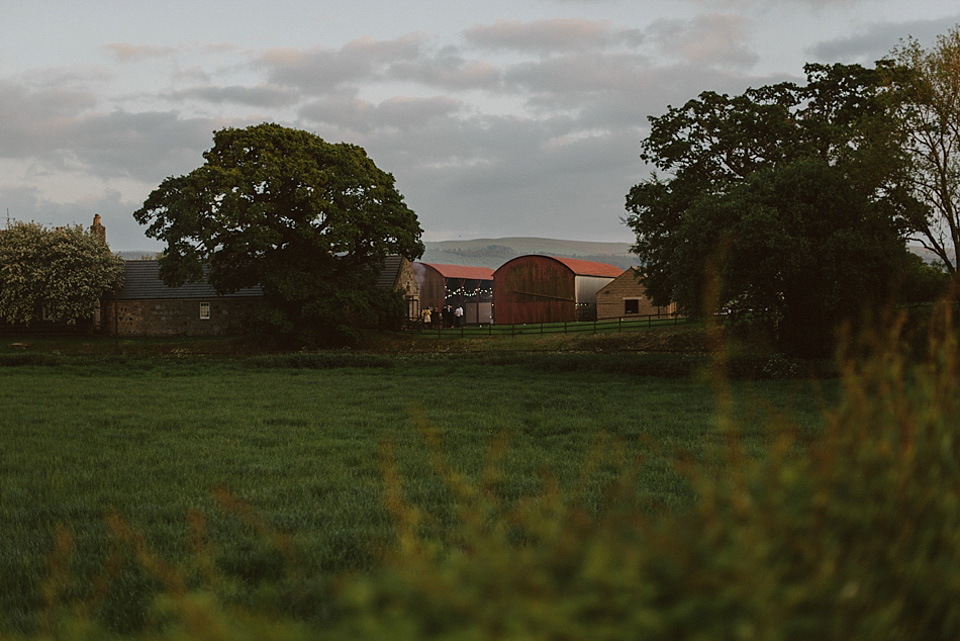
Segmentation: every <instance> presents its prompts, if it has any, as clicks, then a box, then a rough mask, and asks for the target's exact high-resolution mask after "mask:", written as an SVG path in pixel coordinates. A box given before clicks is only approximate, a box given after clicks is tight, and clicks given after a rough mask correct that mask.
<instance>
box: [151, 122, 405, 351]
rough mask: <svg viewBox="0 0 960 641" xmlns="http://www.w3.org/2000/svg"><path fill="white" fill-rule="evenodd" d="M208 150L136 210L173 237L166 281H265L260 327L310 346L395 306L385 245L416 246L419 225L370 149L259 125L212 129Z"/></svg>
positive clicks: (232, 285) (221, 287)
mask: <svg viewBox="0 0 960 641" xmlns="http://www.w3.org/2000/svg"><path fill="white" fill-rule="evenodd" d="M204 159H205V160H206V162H205V163H204V164H203V165H202V166H201V167H199V168H197V169H195V170H194V171H192V172H190V173H189V174H187V175H185V176H178V177H171V178H167V179H166V180H164V181H163V182H162V183H161V184H160V186H159V187H158V188H157V189H156V190H154V191H153V192H152V193H151V194H150V196H149V197H148V198H147V200H146V202H145V203H144V204H143V207H141V208H140V209H139V210H137V211H136V212H134V217H135V218H136V220H137V221H138V222H139V223H141V224H145V225H149V227H148V229H147V235H148V236H151V237H153V238H157V239H160V240H163V241H165V242H166V244H167V246H166V249H165V251H164V255H163V256H162V257H161V258H160V274H161V277H162V278H163V279H164V281H165V282H166V283H167V284H168V285H171V286H178V285H182V284H183V283H185V282H187V281H199V280H201V279H203V278H204V277H206V278H207V279H208V281H209V283H210V284H211V285H212V286H213V287H214V288H216V289H217V291H219V292H221V293H227V292H232V291H236V290H237V289H240V288H242V287H248V286H256V285H259V286H260V287H262V288H263V294H264V306H263V309H262V310H261V313H260V314H259V316H258V319H259V322H260V323H261V328H260V329H261V330H266V331H270V332H271V333H272V334H273V335H275V336H278V337H284V338H288V339H292V340H295V341H297V342H299V343H301V344H307V345H319V344H326V343H331V342H343V341H345V340H349V339H351V338H353V337H355V336H356V331H357V328H358V327H361V326H365V325H369V324H372V323H374V322H375V321H376V320H378V319H380V318H382V317H383V316H385V315H388V314H391V313H393V312H394V311H395V310H396V301H395V300H394V299H395V298H396V294H394V293H392V292H382V291H380V290H378V289H376V287H375V283H376V279H377V275H378V274H379V272H380V269H381V268H382V265H383V260H384V258H385V257H386V256H387V255H389V254H400V255H402V256H405V257H407V258H410V259H414V258H417V257H419V256H420V255H421V254H422V253H423V244H422V243H421V242H420V235H421V231H422V230H421V229H420V225H419V223H418V221H417V217H416V214H414V212H413V211H411V210H410V209H409V208H408V207H407V206H406V204H405V203H404V201H403V197H402V196H401V195H400V193H399V192H398V191H397V190H396V188H395V186H394V179H393V176H392V175H390V174H389V173H386V172H384V171H382V170H380V169H378V168H377V167H376V165H374V163H373V161H372V160H371V159H370V158H369V157H368V156H367V155H366V152H364V150H363V149H362V148H360V147H357V146H355V145H350V144H346V143H339V144H331V143H328V142H326V141H324V140H323V139H321V138H320V137H318V136H316V135H314V134H311V133H308V132H305V131H299V130H295V129H288V128H285V127H281V126H279V125H275V124H261V125H257V126H253V127H248V128H246V129H231V128H228V129H223V130H220V131H217V132H215V133H214V145H213V148H212V149H210V150H209V151H207V152H205V153H204Z"/></svg>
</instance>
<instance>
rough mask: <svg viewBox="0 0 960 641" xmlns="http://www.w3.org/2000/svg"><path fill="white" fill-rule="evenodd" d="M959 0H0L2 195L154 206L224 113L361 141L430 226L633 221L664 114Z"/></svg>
mask: <svg viewBox="0 0 960 641" xmlns="http://www.w3.org/2000/svg"><path fill="white" fill-rule="evenodd" d="M957 23H960V10H958V8H957V6H956V4H955V3H954V2H949V1H946V0H911V1H910V2H905V1H904V0H510V1H500V0H482V1H478V2H460V1H458V0H436V1H427V0H405V1H403V2H397V1H395V0H394V1H386V0H350V1H349V2H324V1H322V0H299V1H297V0H271V1H270V2H265V1H263V0H257V1H250V0H231V1H229V2H226V1H219V0H217V1H211V0H190V1H189V2H187V1H179V0H176V1H173V0H150V1H149V2H146V1H141V0H83V1H81V0H61V1H53V0H25V1H21V0H0V25H2V32H0V33H2V37H0V214H2V215H3V216H4V217H5V216H6V215H7V212H8V211H9V216H10V219H11V220H14V219H16V220H34V221H36V222H40V223H46V224H51V225H53V224H56V225H60V224H66V223H76V224H83V225H89V224H90V223H91V222H92V219H93V215H94V214H95V213H100V214H101V215H102V216H103V222H104V224H105V225H106V226H107V233H108V239H109V241H110V244H111V247H112V248H113V249H115V250H137V249H141V250H153V249H158V248H159V247H160V246H159V244H158V243H157V242H156V241H154V240H152V239H148V238H146V236H144V234H143V230H142V228H141V227H140V226H138V225H137V223H136V222H135V221H134V220H133V217H132V216H131V214H132V212H133V211H134V210H135V209H137V208H138V207H139V206H140V205H141V204H142V203H143V201H144V199H145V198H146V197H147V195H148V194H149V193H150V191H151V190H153V189H154V188H156V186H157V185H158V184H159V183H160V182H161V181H162V180H163V179H164V178H166V177H168V176H172V175H181V174H185V173H188V172H190V171H191V170H193V169H194V168H196V167H197V166H199V165H200V164H202V162H203V159H202V157H201V154H202V153H203V151H205V150H206V149H209V148H210V147H211V146H212V133H213V131H214V130H217V129H220V128H222V127H227V126H230V127H244V126H247V125H252V124H258V123H261V122H277V123H280V124H283V125H286V126H290V127H297V128H301V129H306V130H308V131H311V132H314V133H316V134H319V135H320V136H322V137H323V138H325V139H326V140H328V141H330V142H340V141H346V142H350V143H354V144H358V145H361V146H363V147H364V148H365V149H366V150H367V152H368V154H369V155H370V156H371V158H373V160H374V162H376V164H377V165H378V166H379V167H380V168H381V169H384V170H385V171H388V172H390V173H392V174H393V175H394V177H395V178H396V181H397V186H398V188H399V190H400V191H401V193H403V194H404V196H405V197H406V201H407V204H408V205H409V206H410V207H411V208H412V209H413V210H414V211H416V212H417V214H418V216H419V218H420V224H421V226H422V227H423V229H424V239H425V240H449V239H460V238H462V239H468V238H500V237H506V236H540V237H545V238H560V239H569V240H590V241H618V242H629V241H631V240H632V237H631V235H630V233H629V230H628V229H627V228H626V227H625V226H624V225H623V223H622V221H621V218H622V217H623V215H624V209H623V203H624V197H625V195H626V193H627V191H628V190H629V189H630V187H631V186H632V185H633V184H635V183H637V182H638V181H640V180H642V179H644V178H646V177H647V176H648V175H649V171H650V170H649V168H647V167H645V166H644V165H643V163H642V162H641V161H640V160H639V158H638V154H639V141H640V140H641V139H642V138H643V137H644V136H645V135H646V134H647V132H648V129H647V117H648V116H651V115H654V116H656V115H659V114H662V113H663V112H664V111H665V110H666V108H667V106H668V105H679V104H681V103H683V102H684V101H686V100H687V99H689V98H693V97H695V96H696V95H698V94H699V93H700V92H702V91H706V90H712V91H719V92H726V93H740V92H742V91H743V90H744V89H746V88H747V87H750V86H759V85H763V84H768V83H771V82H777V81H780V80H785V79H800V78H802V68H803V64H804V62H845V63H850V62H860V63H864V64H872V63H873V62H874V61H875V60H877V59H879V58H882V57H884V56H885V55H886V54H887V53H888V52H889V51H890V49H891V48H892V47H894V46H895V45H896V44H897V43H898V41H899V40H900V39H901V38H905V37H906V36H908V35H912V36H914V37H916V38H918V39H919V40H920V41H921V42H922V43H923V44H924V45H926V46H929V45H930V44H932V43H933V41H934V38H935V36H936V34H938V33H944V32H946V31H947V30H948V29H949V28H951V27H953V26H954V25H956V24H957Z"/></svg>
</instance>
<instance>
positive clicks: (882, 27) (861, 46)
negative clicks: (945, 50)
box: [807, 13, 960, 64]
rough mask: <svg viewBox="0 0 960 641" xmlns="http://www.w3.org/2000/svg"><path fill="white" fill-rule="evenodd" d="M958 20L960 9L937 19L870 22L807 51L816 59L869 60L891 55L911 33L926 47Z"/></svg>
mask: <svg viewBox="0 0 960 641" xmlns="http://www.w3.org/2000/svg"><path fill="white" fill-rule="evenodd" d="M958 23H960V13H958V14H954V15H952V16H944V17H943V18H938V19H936V20H916V21H913V22H902V23H889V22H888V23H869V24H866V25H864V26H863V27H862V28H861V29H860V30H859V31H857V32H856V33H854V34H853V35H851V36H849V37H846V38H839V39H836V40H828V41H823V42H820V43H818V44H816V45H815V46H813V47H810V48H809V49H808V50H807V51H808V52H809V53H810V54H811V55H812V56H814V58H815V59H816V60H819V61H824V62H834V61H839V62H846V63H854V62H858V63H861V64H872V63H873V62H875V61H877V60H880V59H881V58H887V57H889V56H890V51H891V50H892V49H893V48H894V47H895V46H897V44H898V43H899V42H900V40H902V39H905V38H907V37H908V36H912V37H914V38H916V39H917V40H919V41H920V43H921V44H922V45H924V46H925V47H930V46H932V45H933V44H934V43H935V42H936V37H937V35H939V34H942V33H946V32H947V31H948V30H950V29H951V28H953V27H954V26H956V25H957V24H958Z"/></svg>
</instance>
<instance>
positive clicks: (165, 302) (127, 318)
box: [101, 256, 419, 336]
mask: <svg viewBox="0 0 960 641" xmlns="http://www.w3.org/2000/svg"><path fill="white" fill-rule="evenodd" d="M377 287H379V288H381V289H393V290H396V291H400V292H401V293H402V294H403V296H404V299H405V300H406V303H407V313H408V314H412V316H411V318H416V316H417V314H418V313H419V289H418V287H417V281H416V278H415V277H414V273H413V268H412V267H411V264H410V261H408V260H407V259H405V258H402V257H400V256H388V257H387V260H386V263H385V264H384V268H383V270H382V271H381V272H380V277H379V279H378V281H377ZM261 296H262V293H261V290H260V288H259V287H247V288H244V289H240V290H238V291H236V292H234V293H232V294H225V295H223V296H221V295H218V294H217V292H216V290H215V289H214V288H213V287H212V286H211V285H209V284H207V283H186V284H185V285H183V286H181V287H167V286H166V285H165V284H164V283H163V281H162V280H161V279H160V263H159V262H157V261H155V260H128V261H126V262H125V263H124V268H123V286H122V287H121V288H120V290H119V291H118V292H117V294H116V295H115V296H114V295H110V294H108V295H107V296H105V297H104V300H103V301H102V312H101V319H102V326H103V328H104V330H105V331H106V332H107V333H108V334H111V335H114V334H115V333H116V332H118V333H119V334H120V335H121V336H215V335H224V334H236V333H240V332H242V331H243V329H244V325H245V321H246V318H247V316H248V315H249V314H250V313H251V312H252V311H253V308H254V307H255V306H256V304H257V302H258V301H259V300H260V297H261Z"/></svg>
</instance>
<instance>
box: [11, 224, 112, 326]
mask: <svg viewBox="0 0 960 641" xmlns="http://www.w3.org/2000/svg"><path fill="white" fill-rule="evenodd" d="M122 275H123V260H122V259H120V258H119V257H117V256H114V255H113V254H111V253H110V248H109V247H107V245H106V244H105V243H104V242H102V241H101V240H100V239H99V238H97V237H96V236H95V235H94V234H93V233H92V232H90V231H87V230H84V229H83V228H82V227H79V226H67V227H55V228H47V227H44V226H43V225H40V224H38V223H33V222H30V223H24V222H15V223H12V224H11V225H8V226H7V227H6V228H5V229H0V318H2V319H3V320H4V321H6V322H8V323H12V324H21V323H22V324H26V325H29V324H30V323H32V322H34V321H39V320H41V319H46V320H51V321H59V322H66V323H67V324H71V325H73V324H76V322H77V321H79V320H83V319H87V318H90V317H91V316H93V314H94V312H95V310H96V308H97V304H98V302H99V300H100V297H101V296H102V295H103V293H104V292H105V291H107V290H109V289H111V288H113V287H114V285H116V284H118V283H119V281H120V278H121V277H122Z"/></svg>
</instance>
